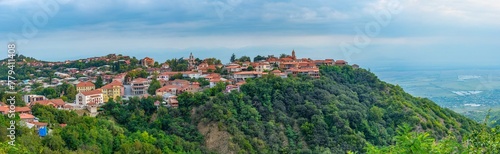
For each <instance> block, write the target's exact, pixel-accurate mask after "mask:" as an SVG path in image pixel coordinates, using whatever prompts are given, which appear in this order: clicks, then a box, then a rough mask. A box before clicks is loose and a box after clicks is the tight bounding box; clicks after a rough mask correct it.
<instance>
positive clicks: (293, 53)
mask: <svg viewBox="0 0 500 154" xmlns="http://www.w3.org/2000/svg"><path fill="white" fill-rule="evenodd" d="M292 59H293V60H296V59H297V57H295V50H292Z"/></svg>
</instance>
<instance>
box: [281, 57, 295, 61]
mask: <svg viewBox="0 0 500 154" xmlns="http://www.w3.org/2000/svg"><path fill="white" fill-rule="evenodd" d="M280 60H281V61H293V59H292V58H288V57H285V58H281V59H280Z"/></svg>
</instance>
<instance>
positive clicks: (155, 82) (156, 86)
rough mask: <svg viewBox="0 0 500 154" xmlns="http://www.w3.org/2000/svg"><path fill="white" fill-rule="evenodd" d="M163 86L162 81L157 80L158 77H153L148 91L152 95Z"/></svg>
mask: <svg viewBox="0 0 500 154" xmlns="http://www.w3.org/2000/svg"><path fill="white" fill-rule="evenodd" d="M159 88H161V83H160V81H158V80H156V78H153V81H151V84H150V85H149V88H148V93H149V94H150V95H155V94H156V90H157V89H159Z"/></svg>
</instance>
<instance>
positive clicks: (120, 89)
mask: <svg viewBox="0 0 500 154" xmlns="http://www.w3.org/2000/svg"><path fill="white" fill-rule="evenodd" d="M101 90H102V96H103V99H104V102H108V100H109V99H110V98H113V99H115V100H116V98H117V97H122V96H123V95H124V91H125V89H124V86H123V84H122V83H121V82H120V81H117V80H115V81H113V82H111V83H109V84H107V85H104V86H103V87H101Z"/></svg>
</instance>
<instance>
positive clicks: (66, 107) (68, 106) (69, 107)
mask: <svg viewBox="0 0 500 154" xmlns="http://www.w3.org/2000/svg"><path fill="white" fill-rule="evenodd" d="M64 108H65V109H72V108H73V106H71V105H69V104H66V105H64Z"/></svg>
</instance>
